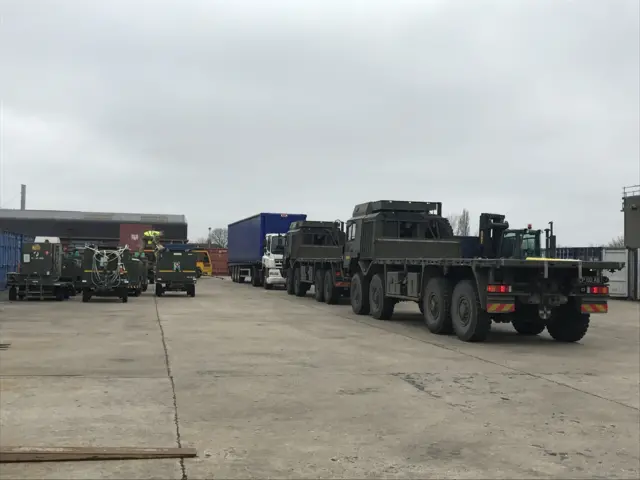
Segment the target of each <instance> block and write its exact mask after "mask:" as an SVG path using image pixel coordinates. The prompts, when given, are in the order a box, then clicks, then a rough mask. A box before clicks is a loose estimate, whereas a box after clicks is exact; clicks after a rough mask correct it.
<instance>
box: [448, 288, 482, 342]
mask: <svg viewBox="0 0 640 480" xmlns="http://www.w3.org/2000/svg"><path fill="white" fill-rule="evenodd" d="M451 318H452V320H453V329H454V330H455V332H456V335H457V336H458V338H459V339H460V340H462V341H464V342H482V341H484V340H486V338H487V335H489V331H490V330H491V319H490V318H489V315H488V314H487V312H485V311H484V310H482V308H481V307H480V299H479V298H478V292H477V290H476V286H475V285H474V284H473V283H472V282H471V281H470V280H461V281H460V282H459V283H458V284H457V285H456V287H455V288H454V289H453V297H452V301H451Z"/></svg>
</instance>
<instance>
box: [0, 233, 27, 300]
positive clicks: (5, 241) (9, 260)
mask: <svg viewBox="0 0 640 480" xmlns="http://www.w3.org/2000/svg"><path fill="white" fill-rule="evenodd" d="M32 241H33V237H28V236H25V235H20V234H18V233H11V232H5V231H4V230H2V231H0V290H4V289H5V288H6V286H7V273H9V272H15V271H17V270H18V265H19V264H20V253H21V251H22V244H23V243H25V242H32Z"/></svg>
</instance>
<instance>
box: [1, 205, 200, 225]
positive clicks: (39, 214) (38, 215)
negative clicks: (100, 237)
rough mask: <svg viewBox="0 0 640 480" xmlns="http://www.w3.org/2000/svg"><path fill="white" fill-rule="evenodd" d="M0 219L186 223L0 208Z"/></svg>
mask: <svg viewBox="0 0 640 480" xmlns="http://www.w3.org/2000/svg"><path fill="white" fill-rule="evenodd" d="M0 218H10V219H20V220H81V221H82V220H85V221H94V222H95V221H103V222H118V223H149V224H154V225H158V224H163V223H183V224H186V223H187V217H185V216H184V215H161V214H148V213H106V212H73V211H62V210H16V209H9V208H0Z"/></svg>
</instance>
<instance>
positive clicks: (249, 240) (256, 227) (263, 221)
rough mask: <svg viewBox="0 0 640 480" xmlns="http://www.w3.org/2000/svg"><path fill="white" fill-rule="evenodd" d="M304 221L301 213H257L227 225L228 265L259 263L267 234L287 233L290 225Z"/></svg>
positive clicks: (304, 216) (304, 218) (304, 217)
mask: <svg viewBox="0 0 640 480" xmlns="http://www.w3.org/2000/svg"><path fill="white" fill-rule="evenodd" d="M306 219H307V216H306V215H305V214H302V213H259V214H258V215H254V216H253V217H249V218H245V219H244V220H240V221H237V222H234V223H231V224H229V227H228V236H229V244H228V246H227V248H228V249H229V252H228V258H229V265H232V264H238V263H254V262H260V261H261V260H262V253H263V250H264V237H265V235H266V234H267V233H282V234H284V233H287V232H288V231H289V225H291V223H293V222H298V221H300V220H306Z"/></svg>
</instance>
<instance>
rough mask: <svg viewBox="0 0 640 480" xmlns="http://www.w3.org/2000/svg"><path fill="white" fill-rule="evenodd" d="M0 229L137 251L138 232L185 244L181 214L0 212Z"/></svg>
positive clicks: (71, 243) (67, 242) (169, 241)
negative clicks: (154, 233)
mask: <svg viewBox="0 0 640 480" xmlns="http://www.w3.org/2000/svg"><path fill="white" fill-rule="evenodd" d="M0 230H6V231H10V232H16V233H21V234H24V235H29V236H34V237H35V236H51V237H60V239H61V240H62V242H63V243H65V244H70V245H85V244H87V243H95V244H101V245H113V246H116V245H122V244H128V245H130V246H131V247H134V248H137V247H138V245H141V244H142V243H141V242H142V233H143V232H145V231H147V230H158V231H161V232H163V241H164V242H166V243H185V242H187V238H188V237H187V219H186V217H185V216H184V215H153V214H143V213H103V212H73V211H57V210H17V209H0Z"/></svg>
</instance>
